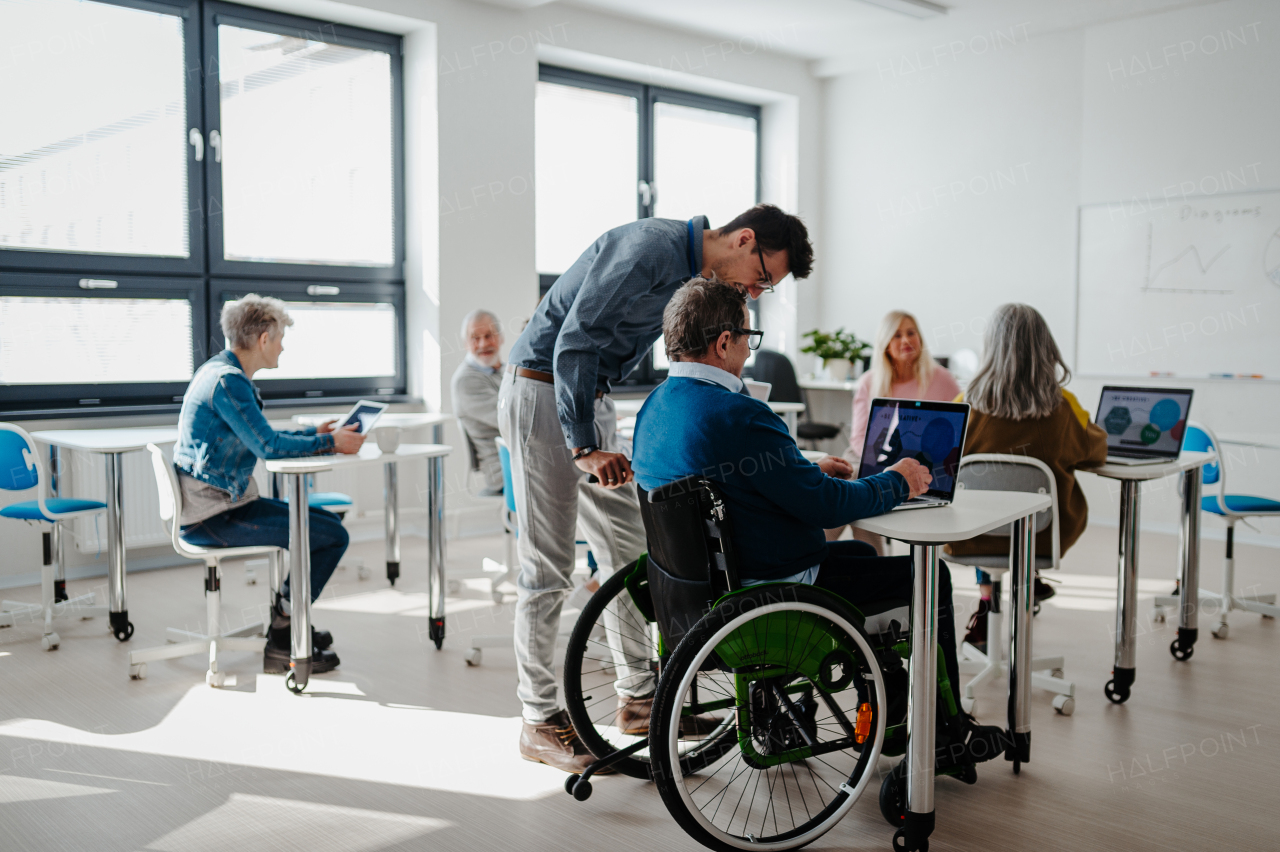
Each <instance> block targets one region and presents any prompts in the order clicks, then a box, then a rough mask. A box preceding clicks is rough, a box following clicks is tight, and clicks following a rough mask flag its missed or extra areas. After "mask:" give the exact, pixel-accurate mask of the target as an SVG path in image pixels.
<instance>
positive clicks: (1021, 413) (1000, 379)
mask: <svg viewBox="0 0 1280 852" xmlns="http://www.w3.org/2000/svg"><path fill="white" fill-rule="evenodd" d="M1070 380H1071V370H1070V368H1068V367H1067V363H1066V361H1064V360H1063V359H1062V352H1061V351H1059V349H1058V344H1057V343H1056V342H1055V341H1054V339H1053V334H1052V333H1051V332H1050V331H1049V324H1048V323H1046V322H1045V321H1044V317H1042V316H1040V312H1039V311H1037V310H1036V309H1035V308H1033V307H1031V306H1030V305H1019V304H1015V303H1010V304H1007V305H1001V306H1000V307H998V308H996V311H995V313H994V314H992V315H991V322H990V323H989V324H988V325H987V331H986V334H985V335H983V339H982V366H981V367H979V368H978V372H977V373H976V374H975V375H974V377H973V379H972V380H971V381H970V382H969V387H968V388H967V389H966V390H965V394H964V396H965V400H966V401H967V402H968V403H969V404H970V405H972V406H973V408H974V410H975V411H980V412H982V413H983V414H989V415H991V416H992V417H1002V418H1005V419H1007V420H1029V419H1033V418H1040V417H1048V416H1049V415H1050V414H1052V413H1053V412H1054V411H1056V410H1057V409H1058V406H1059V405H1061V404H1062V387H1063V385H1065V384H1066V383H1067V382H1069V381H1070Z"/></svg>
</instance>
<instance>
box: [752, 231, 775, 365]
mask: <svg viewBox="0 0 1280 852" xmlns="http://www.w3.org/2000/svg"><path fill="white" fill-rule="evenodd" d="M756 254H758V255H760V280H759V281H757V282H756V286H757V287H761V288H763V290H764V293H772V292H773V286H774V285H773V276H772V275H770V274H769V270H768V269H767V268H766V267H765V265H764V250H763V249H761V248H760V247H759V246H756ZM764 293H761V295H764ZM759 345H760V343H759V342H758V341H757V342H756V346H759ZM756 346H752V347H751V348H752V349H755V348H756Z"/></svg>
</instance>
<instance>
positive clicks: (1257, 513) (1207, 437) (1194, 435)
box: [1182, 423, 1280, 639]
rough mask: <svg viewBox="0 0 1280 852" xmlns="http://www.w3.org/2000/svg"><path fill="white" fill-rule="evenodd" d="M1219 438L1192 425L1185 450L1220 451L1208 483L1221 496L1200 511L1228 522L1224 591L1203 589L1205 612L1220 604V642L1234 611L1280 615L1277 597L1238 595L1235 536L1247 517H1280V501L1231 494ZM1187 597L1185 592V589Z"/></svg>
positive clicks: (1206, 500) (1207, 472) (1204, 501)
mask: <svg viewBox="0 0 1280 852" xmlns="http://www.w3.org/2000/svg"><path fill="white" fill-rule="evenodd" d="M1220 446H1221V444H1219V442H1218V439H1217V437H1216V436H1215V435H1214V434H1213V430H1212V429H1210V428H1209V427H1208V426H1204V425H1201V424H1198V423H1188V424H1187V433H1186V435H1185V436H1184V437H1183V439H1182V448H1183V449H1184V450H1193V451H1199V452H1204V451H1209V450H1213V451H1217V452H1218V462H1217V463H1215V464H1210V465H1205V467H1204V480H1203V481H1204V484H1205V485H1214V484H1216V485H1217V486H1218V493H1217V494H1211V495H1208V496H1203V497H1201V498H1200V508H1201V509H1202V510H1203V511H1205V512H1211V513H1213V514H1215V515H1218V516H1219V517H1221V518H1223V519H1224V520H1226V522H1227V555H1226V561H1225V562H1224V563H1223V571H1222V592H1221V593H1220V594H1216V593H1214V592H1210V591H1207V590H1205V589H1201V590H1200V607H1201V611H1204V606H1205V604H1206V603H1209V602H1213V603H1216V604H1217V605H1218V626H1217V627H1216V628H1214V630H1213V635H1214V636H1215V637H1216V638H1218V639H1226V638H1227V633H1228V627H1227V614H1228V613H1229V612H1231V610H1233V609H1241V610H1247V611H1249V612H1256V613H1258V614H1259V615H1261V616H1262V617H1263V618H1275V617H1276V615H1277V613H1280V607H1277V606H1276V596H1275V595H1274V594H1263V595H1237V594H1236V593H1235V592H1234V591H1233V588H1234V586H1235V533H1236V522H1237V521H1240V520H1243V519H1245V518H1262V517H1272V518H1275V517H1280V500H1271V499H1269V498H1267V497H1254V496H1250V495H1247V494H1228V493H1227V471H1226V465H1224V464H1222V461H1223V459H1222V453H1221V450H1219V449H1218V448H1219V447H1220ZM1183 593H1184V594H1185V593H1186V592H1185V590H1183Z"/></svg>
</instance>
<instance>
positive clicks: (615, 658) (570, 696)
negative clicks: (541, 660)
mask: <svg viewBox="0 0 1280 852" xmlns="http://www.w3.org/2000/svg"><path fill="white" fill-rule="evenodd" d="M636 564H637V563H635V562H633V563H631V564H630V565H628V566H627V567H625V568H623V569H622V570H620V571H616V572H614V574H613V576H612V577H610V578H609V579H608V580H607V581H605V582H604V583H603V584H602V585H601V586H600V588H599V589H598V590H597V591H596V592H595V594H593V595H592V596H591V598H590V600H588V601H587V603H586V605H585V606H584V607H583V608H582V613H581V614H580V615H579V616H578V621H577V623H576V624H575V625H574V628H573V632H572V633H571V634H570V636H569V643H568V645H567V646H566V648H565V661H564V697H565V709H566V710H568V711H569V718H570V719H572V720H573V727H574V730H576V731H577V732H578V736H579V737H581V738H582V742H583V744H584V745H585V746H586V747H587V748H588V749H590V750H591V753H592V754H593V755H595V756H596V758H597V759H604V758H606V757H609V756H610V755H612V754H614V753H615V752H618V751H621V750H622V749H625V748H627V747H629V746H634V745H636V744H637V743H639V742H643V741H647V739H648V736H649V730H648V727H647V726H645V727H644V728H643V729H641V730H637V731H634V732H632V733H626V732H624V731H623V730H622V729H620V728H619V727H618V726H617V719H616V717H617V711H618V702H619V699H618V692H617V689H616V687H617V686H622V687H623V688H625V689H628V690H631V691H632V692H633V694H636V695H646V694H647V695H650V696H651V695H652V694H653V690H654V689H655V688H656V685H657V680H658V671H659V655H658V630H657V625H656V624H654V623H653V622H652V621H649V620H648V619H647V618H646V617H645V616H644V614H643V613H642V612H641V610H640V608H639V607H638V606H637V605H636V603H635V601H634V600H633V598H632V595H631V592H630V591H628V589H627V578H628V577H629V576H630V575H631V574H632V573H633V572H634V571H635V570H636ZM637 583H638V584H639V586H638V588H637V591H638V592H640V593H641V594H643V593H644V592H645V591H646V590H647V587H648V581H647V579H645V578H644V576H643V573H642V574H641V575H640V576H639V577H637V578H636V579H635V580H633V582H632V585H633V587H635V586H636V584H637ZM646 608H647V607H646ZM721 715H722V716H723V717H724V721H723V723H721V724H718V725H716V726H715V728H714V729H713V730H711V731H710V732H708V731H706V730H702V731H698V732H690V733H691V734H692V735H693V736H696V737H697V738H696V739H695V738H693V736H691V737H690V738H689V739H686V740H682V741H681V744H680V752H681V754H682V755H685V756H686V759H702V760H706V759H708V756H711V755H714V757H719V756H720V755H722V754H723V753H724V752H725V750H727V749H729V748H732V747H733V745H734V725H733V719H732V714H728V713H724V712H722V713H721ZM613 768H614V769H616V770H617V771H618V772H621V773H623V774H624V775H630V776H631V777H632V778H642V779H648V778H650V777H651V771H650V768H651V767H650V758H649V749H648V748H647V747H642V748H641V749H640V751H638V752H636V753H635V754H634V755H632V756H630V757H625V758H622V759H621V760H620V761H618V762H617V763H615V764H613Z"/></svg>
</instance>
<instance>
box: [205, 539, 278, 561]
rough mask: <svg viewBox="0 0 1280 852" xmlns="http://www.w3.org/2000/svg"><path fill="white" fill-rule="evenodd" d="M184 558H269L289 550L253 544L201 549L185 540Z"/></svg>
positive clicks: (269, 545)
mask: <svg viewBox="0 0 1280 852" xmlns="http://www.w3.org/2000/svg"><path fill="white" fill-rule="evenodd" d="M182 550H183V551H185V552H183V553H182V555H183V556H189V557H191V558H193V559H199V558H201V557H203V556H215V557H217V558H218V559H241V558H243V557H246V556H267V555H269V554H272V553H281V552H284V551H286V550H287V548H284V547H276V546H275V545H271V544H253V545H246V546H244V547H201V546H200V545H198V544H192V543H191V542H189V541H187V540H186V539H185V538H184V539H182Z"/></svg>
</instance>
